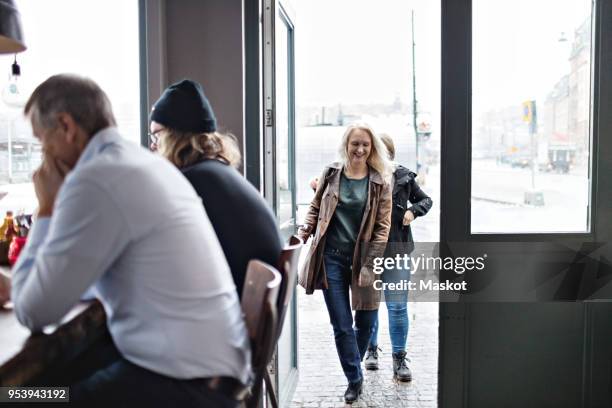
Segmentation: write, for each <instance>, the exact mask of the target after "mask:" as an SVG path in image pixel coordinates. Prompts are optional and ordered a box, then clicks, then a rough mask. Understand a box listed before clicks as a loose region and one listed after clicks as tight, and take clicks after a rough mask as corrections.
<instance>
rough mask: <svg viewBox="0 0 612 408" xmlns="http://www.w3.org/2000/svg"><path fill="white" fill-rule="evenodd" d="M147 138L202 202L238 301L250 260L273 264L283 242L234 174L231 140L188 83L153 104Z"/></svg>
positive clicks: (262, 205)
mask: <svg viewBox="0 0 612 408" xmlns="http://www.w3.org/2000/svg"><path fill="white" fill-rule="evenodd" d="M149 136H150V139H151V140H150V142H151V150H154V151H157V152H158V153H160V154H161V155H162V156H164V157H165V158H167V159H168V160H169V161H170V162H172V163H173V164H174V165H175V166H176V167H178V168H179V169H180V170H181V171H182V172H183V174H184V175H185V177H187V179H188V180H189V181H190V182H191V184H192V185H193V187H194V189H195V190H196V192H197V193H198V195H199V196H200V198H202V203H203V204H204V208H205V210H206V213H207V214H208V217H209V218H210V221H211V223H212V225H213V228H214V229H215V233H216V234H217V238H219V242H220V243H221V247H222V248H223V252H224V253H225V258H226V259H227V263H228V264H229V266H230V269H231V271H232V276H233V277H234V283H235V284H236V290H237V291H238V296H239V297H240V296H241V294H242V287H243V284H244V278H245V275H246V268H247V264H248V262H249V260H251V259H255V258H256V259H259V260H262V261H264V262H266V263H268V264H270V265H276V264H277V263H278V259H279V256H280V253H281V250H282V243H281V238H280V234H279V231H278V228H277V225H276V218H275V217H274V214H273V213H272V210H271V209H270V207H269V206H268V204H267V203H266V202H265V201H264V199H263V198H262V197H261V195H260V194H259V191H257V190H256V189H255V187H253V186H252V185H251V184H250V183H249V182H248V181H247V180H246V179H245V178H244V177H242V175H240V173H238V171H237V170H236V167H238V165H239V164H240V151H239V150H238V145H237V143H236V140H235V138H234V136H232V135H229V134H223V133H220V132H217V121H216V118H215V115H214V113H213V110H212V108H211V106H210V103H209V102H208V99H206V96H204V91H203V90H202V87H201V86H200V84H198V83H197V82H194V81H191V80H188V79H186V80H183V81H181V82H178V83H176V84H174V85H171V86H170V87H168V88H167V89H166V90H165V91H164V93H163V94H162V96H161V97H160V98H159V100H158V101H157V102H156V103H155V105H154V106H153V110H152V111H151V127H150V133H149ZM198 266H199V267H201V268H206V265H194V267H198Z"/></svg>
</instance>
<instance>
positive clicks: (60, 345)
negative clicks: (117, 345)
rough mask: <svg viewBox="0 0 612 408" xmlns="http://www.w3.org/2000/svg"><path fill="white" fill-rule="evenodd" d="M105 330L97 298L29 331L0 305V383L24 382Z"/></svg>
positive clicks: (83, 347) (84, 346) (67, 357)
mask: <svg viewBox="0 0 612 408" xmlns="http://www.w3.org/2000/svg"><path fill="white" fill-rule="evenodd" d="M106 333H107V329H106V315H105V314H104V309H103V307H102V304H101V303H100V302H98V301H93V302H89V303H80V304H78V305H77V306H76V307H75V308H73V309H72V310H71V312H70V313H69V314H68V315H67V316H66V318H64V319H63V320H62V323H61V324H60V325H58V326H55V327H49V328H46V329H45V330H44V332H43V333H36V334H30V331H29V330H28V329H26V328H24V327H22V326H21V325H20V324H19V322H17V318H16V316H15V314H14V313H13V311H12V310H6V309H4V310H3V309H0V386H16V385H27V384H29V383H30V382H32V381H33V380H35V379H36V378H39V377H40V376H42V375H44V374H45V372H46V371H47V370H49V369H50V368H52V367H56V366H58V365H59V364H60V363H61V362H65V361H70V360H71V359H74V358H75V357H76V356H77V355H79V354H80V353H81V352H83V351H84V350H86V349H87V348H88V346H90V345H91V344H93V343H94V342H95V341H96V340H98V339H100V338H101V337H102V336H104V335H105V334H106Z"/></svg>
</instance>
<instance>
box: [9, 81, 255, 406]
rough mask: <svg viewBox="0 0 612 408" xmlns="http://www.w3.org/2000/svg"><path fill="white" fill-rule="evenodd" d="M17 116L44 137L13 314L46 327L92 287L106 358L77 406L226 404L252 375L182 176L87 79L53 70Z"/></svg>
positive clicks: (232, 306) (236, 312)
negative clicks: (126, 125) (132, 138)
mask: <svg viewBox="0 0 612 408" xmlns="http://www.w3.org/2000/svg"><path fill="white" fill-rule="evenodd" d="M25 114H26V115H27V116H29V118H30V121H31V123H32V129H33V131H34V135H35V136H36V137H37V138H38V139H40V141H41V143H42V147H43V155H44V156H43V163H42V165H41V167H40V168H39V169H38V170H37V171H36V172H35V173H34V176H33V180H34V188H35V190H36V196H37V198H38V202H39V212H38V219H37V221H36V222H35V224H34V227H33V228H32V231H31V232H30V236H29V239H28V244H27V245H26V247H25V248H24V250H23V252H22V254H21V256H20V258H19V261H18V262H17V264H16V265H15V267H14V269H13V278H12V294H11V297H12V299H13V302H14V304H15V312H16V314H17V317H18V319H19V321H20V322H21V323H22V324H24V325H25V326H27V327H29V328H30V329H32V330H38V329H40V328H42V327H43V326H45V325H48V324H51V323H56V322H57V321H58V320H59V319H60V318H61V317H62V316H64V315H65V314H66V312H67V311H68V310H69V309H70V308H71V307H72V306H73V305H74V304H75V303H76V302H78V300H79V298H80V297H81V296H82V295H83V293H84V292H85V291H86V290H87V289H88V288H89V287H90V286H92V285H94V290H95V292H96V294H97V296H98V298H99V299H100V300H101V302H102V304H103V305H104V308H105V310H106V314H107V317H108V328H109V331H110V334H111V337H112V339H113V341H114V343H115V345H116V347H117V349H118V351H119V354H118V355H117V359H116V360H114V361H113V362H112V363H110V364H109V365H107V366H105V367H103V368H101V369H99V370H98V371H96V372H94V373H93V374H92V375H91V376H90V377H88V378H86V379H84V380H82V381H80V382H79V383H77V384H74V385H73V387H72V388H71V400H73V401H74V400H76V401H77V402H81V403H84V404H86V405H87V406H93V405H103V406H115V405H121V406H123V405H122V404H126V406H140V405H146V406H156V407H160V406H181V407H185V406H215V407H235V406H238V405H239V400H240V399H241V398H242V396H243V395H244V392H245V384H247V383H248V381H249V379H250V374H251V373H250V365H249V361H250V348H249V342H248V336H247V332H246V327H245V324H244V321H243V319H242V314H241V309H240V304H239V301H238V296H237V294H236V289H235V286H234V283H233V280H232V276H231V274H230V270H229V267H228V264H227V262H226V260H225V258H224V255H223V252H222V249H221V246H220V245H219V242H218V240H217V237H216V235H215V233H214V230H213V228H212V225H211V223H210V221H209V219H208V217H207V215H206V213H205V211H204V210H203V208H202V204H201V201H200V199H199V198H198V197H197V195H196V193H195V191H194V190H193V188H192V187H191V185H190V184H189V182H188V181H187V180H186V179H185V178H184V177H183V176H182V175H181V173H180V172H179V171H178V170H177V169H176V168H175V167H174V166H172V165H171V164H170V163H169V162H167V161H166V160H163V159H162V158H160V157H158V156H156V155H154V154H152V153H150V152H148V151H147V150H145V149H143V148H141V147H139V146H136V145H135V144H133V143H130V142H128V141H125V140H124V139H122V138H121V136H120V135H119V133H118V132H117V130H116V128H115V127H114V126H115V118H114V116H113V113H112V109H111V104H110V102H109V100H108V98H107V96H106V95H105V93H104V92H103V91H102V90H101V89H100V87H99V86H98V85H97V84H96V83H95V82H93V81H91V80H89V79H86V78H82V77H78V76H74V75H56V76H53V77H51V78H49V79H47V80H46V81H45V82H43V83H42V84H41V85H39V86H38V88H36V90H35V91H34V92H33V94H32V96H31V97H30V99H29V101H28V103H27V105H26V107H25Z"/></svg>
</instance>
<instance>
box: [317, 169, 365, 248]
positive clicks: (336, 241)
mask: <svg viewBox="0 0 612 408" xmlns="http://www.w3.org/2000/svg"><path fill="white" fill-rule="evenodd" d="M368 185H369V177H368V176H366V177H364V178H362V179H350V178H348V177H346V176H345V175H344V172H343V173H342V175H341V176H340V197H339V198H338V205H337V206H336V211H335V212H334V216H333V217H332V220H331V222H330V224H329V228H328V230H327V241H326V245H329V246H330V247H331V248H334V249H337V250H339V251H341V252H344V253H347V254H349V253H350V254H352V253H353V251H354V249H355V242H356V241H357V235H359V229H360V228H361V221H362V219H363V211H364V209H365V206H366V200H367V199H368Z"/></svg>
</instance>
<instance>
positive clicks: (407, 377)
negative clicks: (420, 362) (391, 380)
mask: <svg viewBox="0 0 612 408" xmlns="http://www.w3.org/2000/svg"><path fill="white" fill-rule="evenodd" d="M393 376H394V377H395V378H397V379H398V380H399V381H403V382H406V381H412V373H411V372H410V369H409V368H408V364H406V352H405V351H399V352H397V353H393Z"/></svg>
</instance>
